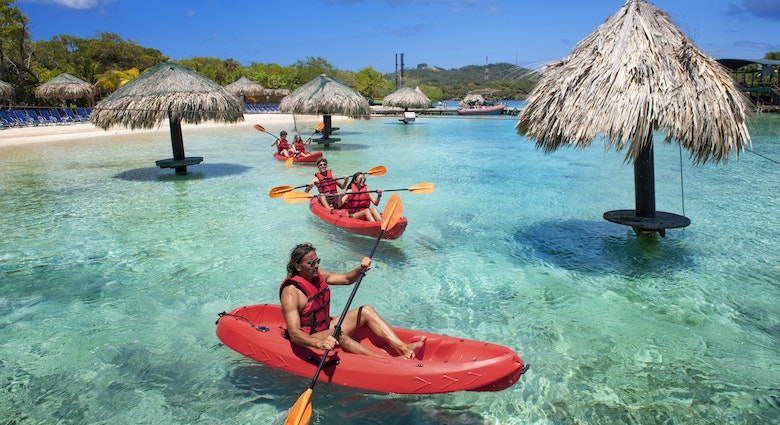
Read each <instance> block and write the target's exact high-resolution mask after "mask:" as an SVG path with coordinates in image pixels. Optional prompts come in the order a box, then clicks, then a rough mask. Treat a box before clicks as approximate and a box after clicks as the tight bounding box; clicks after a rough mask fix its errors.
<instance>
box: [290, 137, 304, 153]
mask: <svg viewBox="0 0 780 425" xmlns="http://www.w3.org/2000/svg"><path fill="white" fill-rule="evenodd" d="M293 146H294V147H295V150H296V151H297V152H300V153H306V146H304V145H303V140H301V141H300V142H293Z"/></svg>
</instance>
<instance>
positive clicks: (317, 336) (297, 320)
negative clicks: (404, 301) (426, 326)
mask: <svg viewBox="0 0 780 425" xmlns="http://www.w3.org/2000/svg"><path fill="white" fill-rule="evenodd" d="M319 267H320V258H319V257H318V256H317V251H316V249H315V248H314V247H313V246H312V245H311V244H308V243H303V244H299V245H297V246H296V247H295V248H293V250H292V252H291V253H290V260H289V262H288V263H287V277H286V278H285V279H284V281H282V284H281V286H280V287H279V299H280V301H281V305H282V314H283V315H284V320H285V323H286V325H287V331H286V336H287V337H288V338H289V339H290V341H292V342H294V343H295V344H298V345H302V346H305V347H312V348H317V349H320V350H332V349H333V347H335V346H336V345H338V346H340V347H341V348H342V349H343V350H344V351H347V352H350V353H356V354H364V355H369V356H376V357H383V356H385V354H384V353H379V352H376V351H373V350H372V349H370V348H368V347H366V346H364V345H362V344H360V343H359V342H357V341H355V340H354V339H352V338H351V337H350V335H351V334H352V333H353V332H354V331H355V330H356V329H358V328H359V327H361V326H368V328H369V329H371V331H372V332H373V333H374V334H375V335H377V336H378V337H380V338H382V339H383V340H385V341H386V342H387V343H388V344H389V345H390V346H391V347H393V348H394V349H395V351H396V352H397V354H398V356H399V357H403V358H407V359H410V358H412V357H414V352H415V351H416V350H417V349H419V348H420V347H422V346H423V344H424V343H425V337H424V336H423V337H422V338H420V339H419V340H418V341H413V342H409V343H406V342H403V341H402V340H401V339H400V338H399V337H398V335H396V333H395V332H393V329H392V328H391V327H390V325H388V324H387V322H386V321H385V320H384V319H383V318H382V317H381V316H379V314H378V313H377V312H376V310H374V308H373V307H371V306H370V305H363V306H360V307H357V308H354V309H352V310H349V311H348V312H347V314H346V316H344V321H343V322H342V323H341V333H340V334H339V336H338V338H334V337H333V332H334V330H335V327H336V324H337V323H338V321H339V317H338V316H337V317H331V316H330V288H329V285H351V284H353V283H355V282H356V281H357V280H358V278H359V277H360V273H361V271H362V269H363V268H365V269H366V271H368V270H370V269H371V258H369V257H363V258H362V259H361V261H360V265H359V266H358V267H356V268H354V269H352V270H350V271H348V272H346V273H334V272H329V271H325V270H321V269H320V268H319Z"/></svg>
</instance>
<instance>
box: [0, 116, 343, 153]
mask: <svg viewBox="0 0 780 425" xmlns="http://www.w3.org/2000/svg"><path fill="white" fill-rule="evenodd" d="M349 120H351V118H347V117H342V116H333V118H332V121H333V123H334V124H335V123H339V122H345V121H349ZM296 121H297V122H298V123H299V124H300V123H301V122H302V121H305V122H309V121H311V122H312V123H313V125H312V127H315V126H316V125H317V123H318V122H319V121H322V116H314V115H304V116H301V115H296V116H295V117H293V115H291V114H244V121H240V122H237V123H233V124H227V123H219V122H214V121H207V122H203V123H200V124H182V131H183V132H191V131H193V130H198V129H206V128H213V127H223V126H234V125H255V124H260V125H262V126H263V127H267V126H269V125H272V126H273V127H279V126H289V127H290V128H292V127H293V126H294V125H295V122H296ZM130 132H136V133H137V132H144V133H146V132H164V133H166V134H170V128H169V127H168V121H167V120H166V121H165V122H164V123H163V124H162V125H161V126H160V127H157V128H154V129H150V130H130V129H128V128H124V127H112V128H110V129H108V130H103V129H101V128H99V127H95V126H94V125H92V124H90V123H76V124H61V125H38V126H27V127H13V128H8V129H5V130H2V131H0V148H1V147H4V146H16V145H25V144H30V143H48V142H57V141H65V140H76V139H78V140H84V139H89V138H93V137H105V136H112V135H122V134H127V133H130Z"/></svg>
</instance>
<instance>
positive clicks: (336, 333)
mask: <svg viewBox="0 0 780 425" xmlns="http://www.w3.org/2000/svg"><path fill="white" fill-rule="evenodd" d="M384 233H385V229H381V230H380V231H379V236H378V237H377V238H376V242H374V247H373V248H372V249H371V254H370V255H369V256H368V258H374V253H375V252H376V248H377V247H378V246H379V241H380V240H382V235H384ZM365 275H366V268H365V267H361V268H360V276H359V277H358V280H357V282H355V286H354V287H353V288H352V293H351V294H349V298H347V304H345V305H344V311H342V312H341V316H340V317H339V321H338V322H336V327H335V328H334V329H333V338H335V339H336V340H338V339H339V335H341V324H342V323H343V322H344V316H346V315H347V312H348V311H349V306H350V304H352V299H353V298H355V294H356V293H357V290H358V288H359V287H360V282H361V281H363V276H365ZM328 352H330V350H325V353H323V354H322V359H321V360H320V364H319V365H318V366H317V371H316V372H314V379H312V380H311V384H310V385H309V389H314V385H315V384H316V383H317V378H319V376H320V372H321V371H322V367H323V366H324V365H325V360H326V359H327V358H328Z"/></svg>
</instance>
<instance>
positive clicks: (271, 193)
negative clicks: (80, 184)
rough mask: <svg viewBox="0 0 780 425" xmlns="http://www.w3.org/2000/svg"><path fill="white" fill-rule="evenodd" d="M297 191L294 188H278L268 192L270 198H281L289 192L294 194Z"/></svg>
mask: <svg viewBox="0 0 780 425" xmlns="http://www.w3.org/2000/svg"><path fill="white" fill-rule="evenodd" d="M293 189H295V188H294V187H292V186H276V187H274V188H272V189H271V190H269V191H268V196H270V197H271V198H279V197H281V196H282V195H284V194H285V193H287V192H292V191H293Z"/></svg>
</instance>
